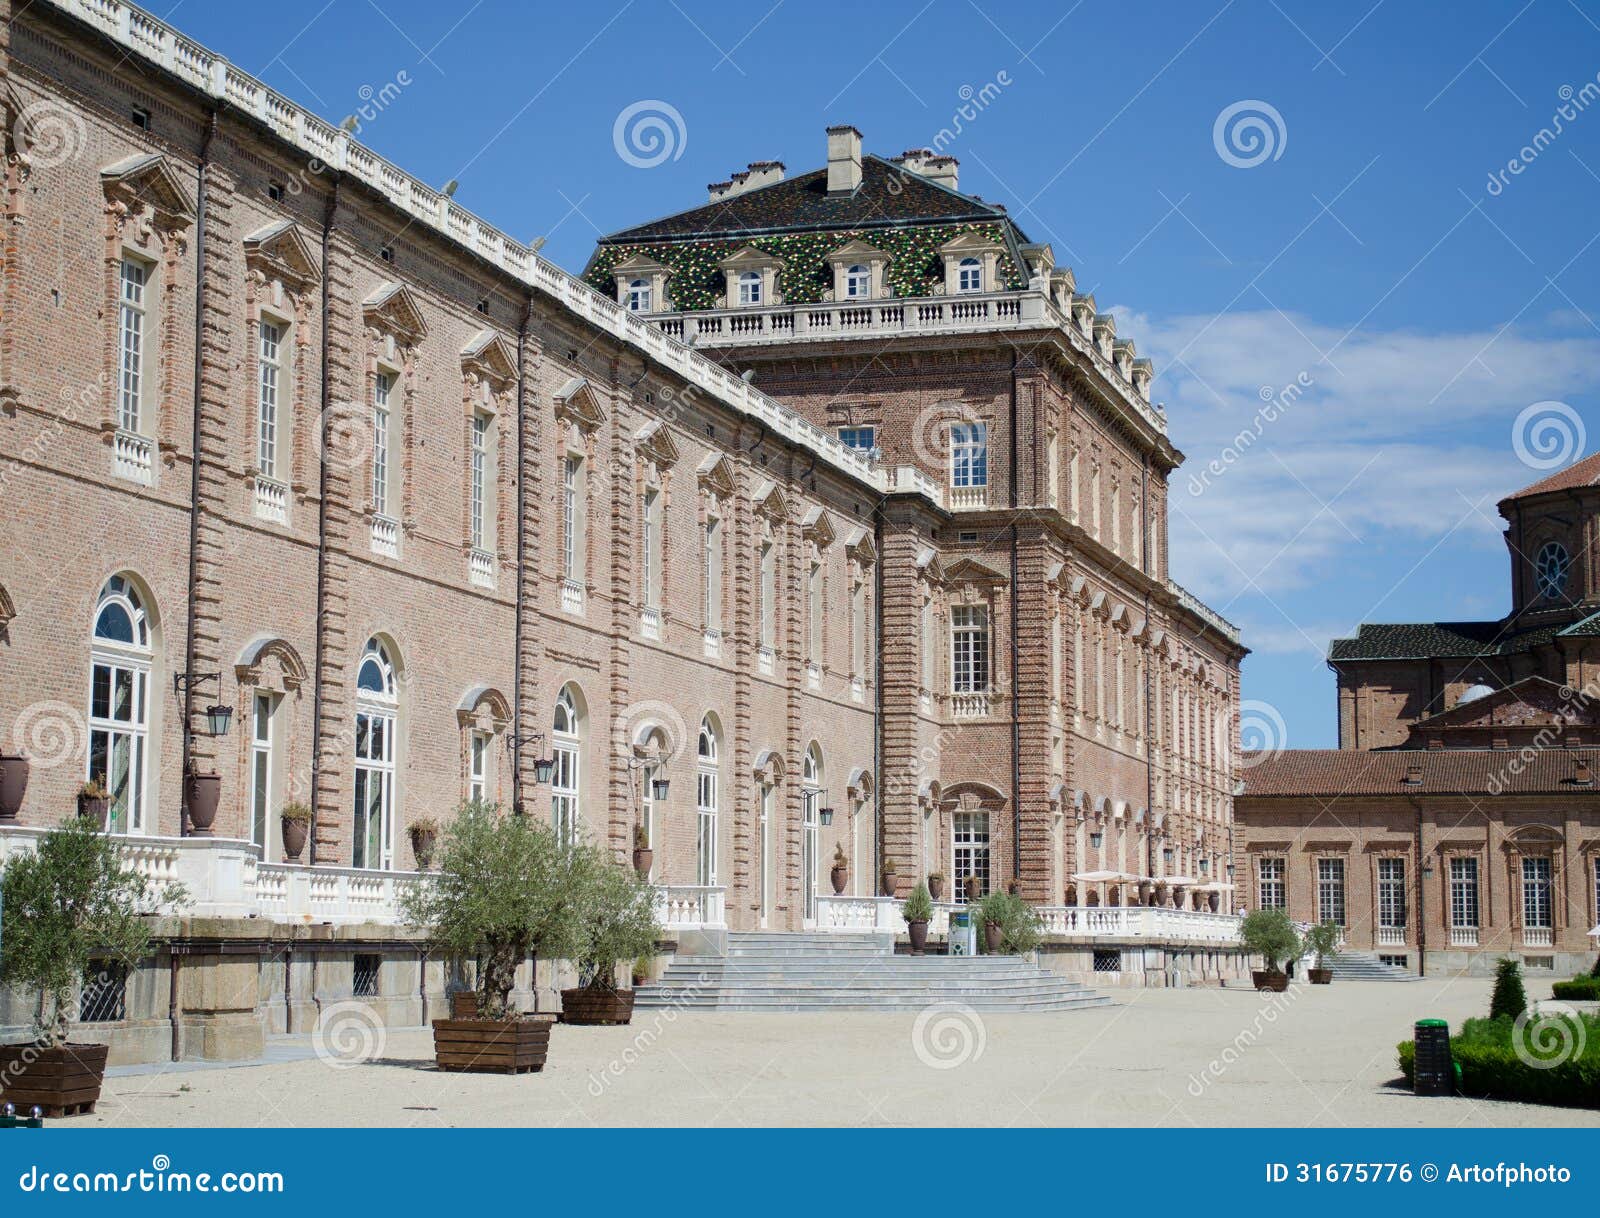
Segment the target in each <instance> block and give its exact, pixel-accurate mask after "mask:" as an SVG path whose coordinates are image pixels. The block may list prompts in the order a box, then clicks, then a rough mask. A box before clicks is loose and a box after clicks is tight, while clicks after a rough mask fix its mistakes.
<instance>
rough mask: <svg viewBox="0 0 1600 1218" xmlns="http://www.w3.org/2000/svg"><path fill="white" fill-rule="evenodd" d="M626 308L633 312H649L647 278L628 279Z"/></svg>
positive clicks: (648, 283)
mask: <svg viewBox="0 0 1600 1218" xmlns="http://www.w3.org/2000/svg"><path fill="white" fill-rule="evenodd" d="M628 309H629V311H630V312H633V313H648V312H650V281H649V280H648V279H630V280H629V281H628Z"/></svg>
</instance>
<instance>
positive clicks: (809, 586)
mask: <svg viewBox="0 0 1600 1218" xmlns="http://www.w3.org/2000/svg"><path fill="white" fill-rule="evenodd" d="M806 621H807V628H806V659H807V660H809V661H810V662H811V663H812V664H815V665H817V666H818V667H820V666H821V664H822V564H821V563H820V562H818V561H817V560H816V559H812V560H811V567H810V569H809V570H808V571H807V572H806Z"/></svg>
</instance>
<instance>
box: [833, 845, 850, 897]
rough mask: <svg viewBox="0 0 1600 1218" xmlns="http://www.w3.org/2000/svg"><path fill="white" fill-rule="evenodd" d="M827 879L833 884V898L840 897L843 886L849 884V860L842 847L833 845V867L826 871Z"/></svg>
mask: <svg viewBox="0 0 1600 1218" xmlns="http://www.w3.org/2000/svg"><path fill="white" fill-rule="evenodd" d="M828 879H829V880H830V881H832V883H833V895H834V896H840V895H842V894H843V893H844V890H845V886H846V885H847V884H849V883H850V858H849V856H848V855H847V854H845V852H844V847H843V846H840V845H835V846H834V848H833V866H832V867H831V868H829V869H828Z"/></svg>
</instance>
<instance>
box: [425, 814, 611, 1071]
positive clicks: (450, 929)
mask: <svg viewBox="0 0 1600 1218" xmlns="http://www.w3.org/2000/svg"><path fill="white" fill-rule="evenodd" d="M578 859H579V856H578V853H577V852H576V851H575V850H573V849H570V848H568V847H567V846H564V845H563V844H562V843H561V841H560V839H559V838H558V837H557V835H556V831H555V830H554V829H553V828H552V827H551V826H550V825H548V824H546V823H544V822H543V821H540V820H536V819H534V818H533V817H531V816H517V815H511V814H507V813H504V812H502V811H501V809H500V806H499V805H498V804H488V803H482V802H478V801H468V802H466V803H463V804H462V805H461V807H460V809H459V810H458V811H457V813H456V815H455V817H454V819H453V820H452V821H451V822H450V826H449V828H447V829H446V830H445V832H444V834H443V837H442V839H441V841H440V844H439V851H438V858H437V862H438V866H437V868H436V873H435V874H433V875H431V876H429V877H428V880H427V882H425V883H421V884H417V885H415V886H414V887H412V888H409V889H408V890H407V891H406V893H405V894H404V896H403V897H402V898H401V908H402V910H403V912H404V914H405V917H406V920H407V921H408V922H410V923H411V924H412V925H414V926H417V927H420V928H422V929H424V930H425V931H426V932H427V933H428V935H429V937H430V938H431V939H432V940H433V942H434V943H435V944H437V945H438V946H439V947H440V948H442V949H443V950H445V951H447V952H451V953H453V954H455V955H457V956H459V957H462V958H464V959H469V960H470V959H476V960H477V961H478V970H477V1014H476V1017H475V1018H471V1019H436V1020H434V1021H433V1046H434V1056H435V1058H436V1059H437V1061H438V1065H439V1069H441V1070H471V1071H484V1072H495V1073H506V1074H520V1073H522V1072H523V1071H525V1070H542V1069H543V1068H544V1063H545V1057H546V1055H547V1054H548V1052H549V1048H550V1025H551V1024H552V1023H553V1022H554V1017H553V1016H550V1015H542V1016H541V1015H533V1016H524V1015H521V1014H519V1013H518V1012H517V1011H515V1010H514V1009H513V1008H512V1005H511V990H512V987H513V986H514V985H515V984H516V976H517V965H518V963H519V962H521V961H523V960H526V959H527V958H528V956H529V955H531V954H534V953H537V954H538V955H540V956H545V957H547V958H551V959H558V958H561V957H571V956H572V955H573V954H574V953H573V951H572V948H573V945H574V944H575V943H576V942H577V936H576V925H577V916H578V912H579V907H580V901H579V899H578V898H579V895H580V894H578V892H577V891H576V888H577V886H576V884H575V882H574V873H575V871H576V870H577V867H578Z"/></svg>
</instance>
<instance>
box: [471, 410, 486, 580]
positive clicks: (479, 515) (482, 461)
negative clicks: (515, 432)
mask: <svg viewBox="0 0 1600 1218" xmlns="http://www.w3.org/2000/svg"><path fill="white" fill-rule="evenodd" d="M488 472H489V416H488V415H486V414H483V413H481V412H479V413H475V414H474V415H473V416H472V485H471V488H470V491H469V497H470V500H471V502H470V513H471V521H472V538H471V542H472V548H473V549H474V550H484V549H487V548H488V547H487V546H486V545H485V544H484V542H485V539H486V538H487V537H488V533H489V491H488Z"/></svg>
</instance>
